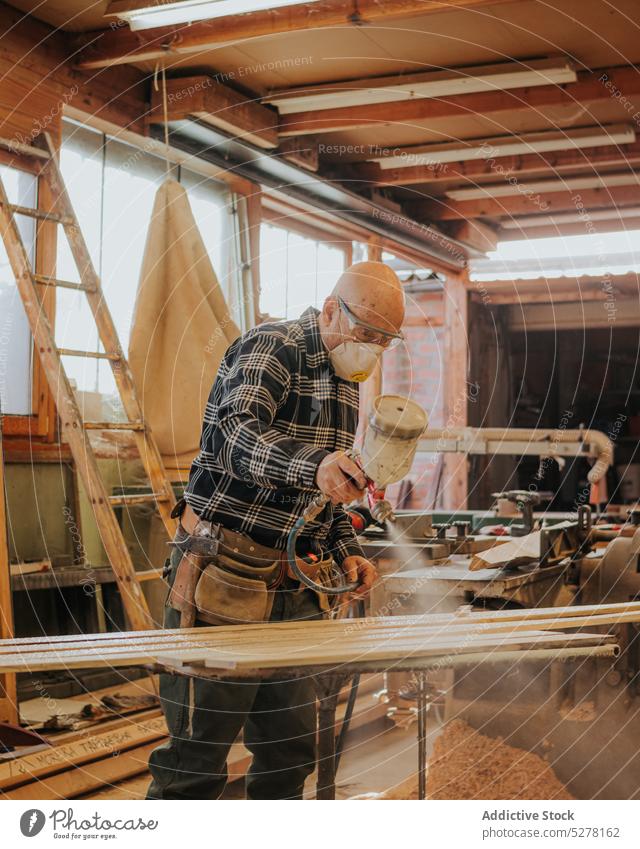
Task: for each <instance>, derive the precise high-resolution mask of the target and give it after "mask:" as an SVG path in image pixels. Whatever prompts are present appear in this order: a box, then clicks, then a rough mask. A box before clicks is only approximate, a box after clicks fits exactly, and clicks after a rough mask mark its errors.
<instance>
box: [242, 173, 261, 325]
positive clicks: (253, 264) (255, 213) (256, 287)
mask: <svg viewBox="0 0 640 849" xmlns="http://www.w3.org/2000/svg"><path fill="white" fill-rule="evenodd" d="M246 204H247V229H248V235H249V239H248V247H249V266H250V269H251V276H250V280H251V289H252V293H251V297H252V303H253V321H254V324H259V323H260V321H262V320H263V316H262V313H261V312H260V227H261V226H262V191H261V190H260V186H258V185H255V186H254V189H253V191H252V192H251V193H250V194H248V195H247V196H246Z"/></svg>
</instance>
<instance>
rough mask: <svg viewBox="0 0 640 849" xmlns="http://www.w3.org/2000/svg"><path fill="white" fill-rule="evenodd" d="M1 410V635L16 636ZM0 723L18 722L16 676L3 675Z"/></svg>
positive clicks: (1, 678) (4, 636)
mask: <svg viewBox="0 0 640 849" xmlns="http://www.w3.org/2000/svg"><path fill="white" fill-rule="evenodd" d="M2 443H3V440H2V413H1V411H0V637H1V638H2V639H4V640H6V639H11V638H12V637H13V596H12V593H11V573H10V569H9V543H8V537H7V511H6V504H5V481H4V453H3V448H2ZM0 722H11V723H13V724H15V725H17V724H18V694H17V690H16V676H15V675H12V674H11V673H7V674H5V675H0Z"/></svg>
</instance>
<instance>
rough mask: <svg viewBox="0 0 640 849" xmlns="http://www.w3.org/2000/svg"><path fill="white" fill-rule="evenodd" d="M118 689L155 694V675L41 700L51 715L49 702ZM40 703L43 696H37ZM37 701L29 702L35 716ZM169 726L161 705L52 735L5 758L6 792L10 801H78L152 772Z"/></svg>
mask: <svg viewBox="0 0 640 849" xmlns="http://www.w3.org/2000/svg"><path fill="white" fill-rule="evenodd" d="M114 692H118V693H121V694H124V695H127V696H150V695H152V693H153V686H152V682H151V680H150V679H142V680H139V681H135V682H131V683H126V684H121V685H119V686H118V687H115V688H108V689H107V690H102V691H98V692H96V693H92V694H83V695H81V696H73V697H71V698H70V699H64V700H53V699H48V698H45V699H43V700H42V699H41V700H40V701H41V702H42V703H43V704H42V707H44V708H45V709H46V714H48V713H49V712H50V710H51V707H50V705H49V702H53V701H55V703H56V704H57V705H58V706H59V707H60V709H65V711H66V710H70V709H71V708H72V706H73V703H74V702H75V704H76V705H77V707H78V709H81V708H82V706H83V704H86V703H87V702H89V703H91V702H93V701H96V700H99V699H100V697H101V696H103V697H105V696H110V695H112V694H113V693H114ZM35 701H38V700H34V702H35ZM36 707H37V706H36V705H34V704H31V705H29V708H30V710H28V711H27V713H30V714H31V715H32V716H33V715H35V713H36ZM166 736H167V729H166V725H165V721H164V717H163V716H162V713H161V711H160V708H159V707H151V708H149V709H145V710H142V711H139V712H138V713H135V714H133V715H131V716H127V717H118V718H115V719H109V720H107V721H104V722H100V723H97V724H94V725H92V726H91V727H87V728H83V729H82V730H80V731H73V732H66V733H60V734H56V735H52V736H49V737H48V739H49V741H50V742H51V746H50V747H47V748H40V749H39V751H34V752H30V753H28V754H25V755H23V756H22V757H14V758H12V759H8V758H7V759H5V760H2V762H0V795H1V796H2V797H3V798H7V799H74V798H77V797H78V796H81V795H83V794H86V793H88V792H90V791H93V790H96V789H98V788H101V787H104V786H105V785H109V784H112V783H114V782H116V781H122V780H124V779H128V778H130V777H131V776H135V775H140V774H142V773H145V772H146V770H147V761H148V759H149V754H150V752H151V751H152V749H154V748H155V747H156V746H158V745H160V743H162V742H163V740H165V739H166Z"/></svg>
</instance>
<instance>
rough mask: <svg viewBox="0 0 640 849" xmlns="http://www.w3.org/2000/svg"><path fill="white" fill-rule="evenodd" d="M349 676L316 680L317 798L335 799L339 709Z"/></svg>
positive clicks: (325, 676) (333, 676)
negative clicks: (337, 717)
mask: <svg viewBox="0 0 640 849" xmlns="http://www.w3.org/2000/svg"><path fill="white" fill-rule="evenodd" d="M348 678H349V676H348V675H342V674H339V675H318V676H315V677H314V679H313V683H314V686H315V689H316V695H317V697H318V781H317V784H316V799H335V798H336V708H337V707H338V695H339V694H340V690H341V689H342V687H343V686H344V684H345V681H346V680H348Z"/></svg>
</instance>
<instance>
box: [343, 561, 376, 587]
mask: <svg viewBox="0 0 640 849" xmlns="http://www.w3.org/2000/svg"><path fill="white" fill-rule="evenodd" d="M342 571H343V572H344V573H345V575H346V577H347V581H348V582H349V583H350V584H352V583H355V582H356V581H357V582H358V584H359V586H358V588H357V589H356V590H354V593H355V595H364V594H365V593H368V592H369V590H370V589H371V587H372V586H373V585H374V583H375V581H376V580H377V578H378V573H377V571H376V567H375V566H374V565H373V563H371V562H370V561H369V560H367V559H366V558H365V557H360V555H358V554H352V555H351V556H350V557H345V558H344V560H343V561H342Z"/></svg>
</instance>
